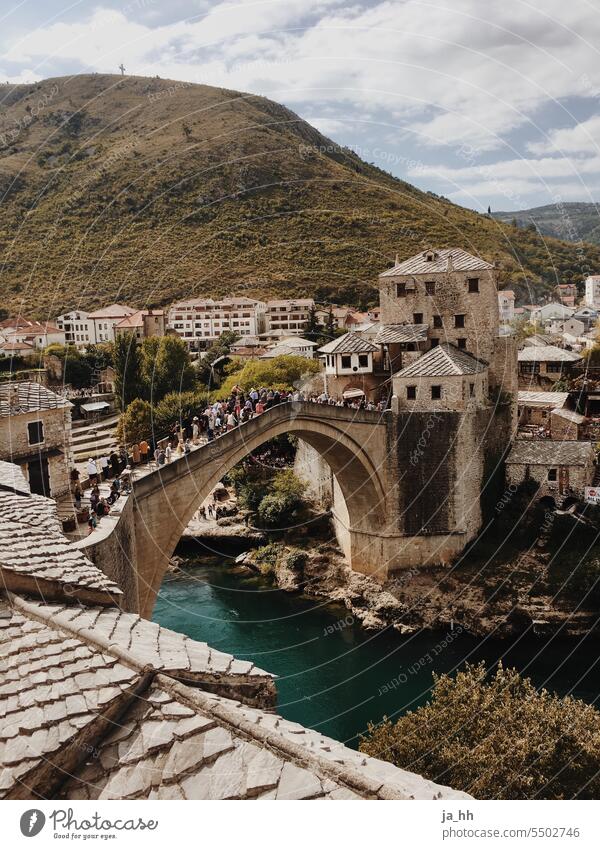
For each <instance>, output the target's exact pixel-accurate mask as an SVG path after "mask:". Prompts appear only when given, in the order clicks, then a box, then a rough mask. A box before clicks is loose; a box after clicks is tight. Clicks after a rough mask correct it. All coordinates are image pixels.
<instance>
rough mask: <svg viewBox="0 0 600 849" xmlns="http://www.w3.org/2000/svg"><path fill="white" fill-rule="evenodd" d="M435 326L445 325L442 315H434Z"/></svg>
mask: <svg viewBox="0 0 600 849" xmlns="http://www.w3.org/2000/svg"><path fill="white" fill-rule="evenodd" d="M433 326H434V327H443V326H444V324H443V322H442V316H441V315H434V316H433Z"/></svg>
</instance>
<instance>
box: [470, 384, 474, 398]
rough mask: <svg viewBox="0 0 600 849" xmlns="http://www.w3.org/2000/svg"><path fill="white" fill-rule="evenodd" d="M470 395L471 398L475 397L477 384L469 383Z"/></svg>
mask: <svg viewBox="0 0 600 849" xmlns="http://www.w3.org/2000/svg"><path fill="white" fill-rule="evenodd" d="M469 395H470V396H471V398H474V397H475V384H474V383H469Z"/></svg>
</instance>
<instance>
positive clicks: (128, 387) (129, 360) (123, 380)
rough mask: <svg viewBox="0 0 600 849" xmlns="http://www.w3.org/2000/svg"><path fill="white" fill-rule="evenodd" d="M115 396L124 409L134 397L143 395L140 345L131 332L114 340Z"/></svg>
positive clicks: (120, 407) (121, 408) (120, 406)
mask: <svg viewBox="0 0 600 849" xmlns="http://www.w3.org/2000/svg"><path fill="white" fill-rule="evenodd" d="M114 363H115V365H114V368H115V398H116V401H117V404H118V406H119V409H120V410H126V409H127V407H128V406H129V404H130V403H131V402H132V401H133V400H134V399H135V398H141V397H144V396H145V388H144V381H143V376H142V356H141V352H140V346H139V345H138V344H137V341H136V338H135V336H134V335H133V334H132V333H126V334H124V335H122V336H119V338H118V339H117V340H116V342H115V347H114Z"/></svg>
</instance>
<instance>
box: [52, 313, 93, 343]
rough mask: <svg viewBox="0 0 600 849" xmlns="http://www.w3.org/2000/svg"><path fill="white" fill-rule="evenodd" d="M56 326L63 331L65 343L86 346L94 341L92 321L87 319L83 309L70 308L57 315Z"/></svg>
mask: <svg viewBox="0 0 600 849" xmlns="http://www.w3.org/2000/svg"><path fill="white" fill-rule="evenodd" d="M56 326H57V327H58V328H59V329H60V330H62V331H63V332H64V334H65V344H66V345H76V346H77V347H78V348H86V347H87V346H88V345H94V344H95V343H96V335H95V326H94V322H93V321H90V320H89V317H88V313H87V312H84V311H83V310H72V311H71V312H66V313H63V315H59V316H58V318H57V319H56Z"/></svg>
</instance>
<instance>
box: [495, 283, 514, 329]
mask: <svg viewBox="0 0 600 849" xmlns="http://www.w3.org/2000/svg"><path fill="white" fill-rule="evenodd" d="M498 312H499V313H500V324H510V322H511V321H513V320H514V317H515V293H514V292H513V291H512V289H503V290H502V291H501V292H498Z"/></svg>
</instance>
